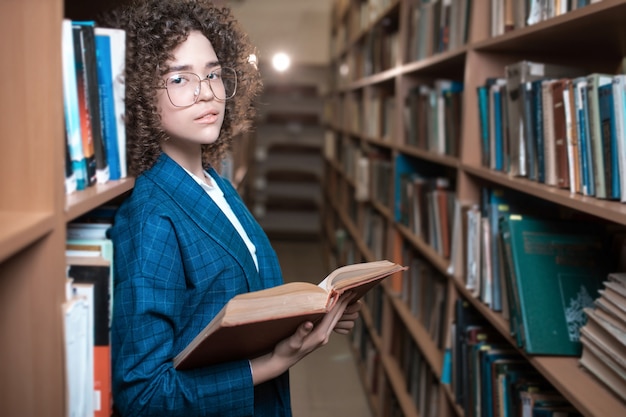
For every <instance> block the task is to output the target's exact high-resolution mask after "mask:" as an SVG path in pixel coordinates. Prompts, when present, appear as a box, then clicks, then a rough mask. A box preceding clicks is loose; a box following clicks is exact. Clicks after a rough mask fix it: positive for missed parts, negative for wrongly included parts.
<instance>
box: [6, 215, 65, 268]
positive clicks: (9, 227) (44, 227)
mask: <svg viewBox="0 0 626 417" xmlns="http://www.w3.org/2000/svg"><path fill="white" fill-rule="evenodd" d="M54 224H55V219H54V215H53V213H51V212H34V213H23V212H7V211H2V212H0V262H3V261H4V260H6V259H7V258H9V257H11V256H13V255H14V254H16V253H17V252H19V251H21V250H22V249H24V248H26V247H27V246H28V245H30V244H32V243H34V242H36V241H37V240H38V239H41V238H42V237H44V236H45V235H47V234H48V233H50V232H51V231H52V230H53V229H54Z"/></svg>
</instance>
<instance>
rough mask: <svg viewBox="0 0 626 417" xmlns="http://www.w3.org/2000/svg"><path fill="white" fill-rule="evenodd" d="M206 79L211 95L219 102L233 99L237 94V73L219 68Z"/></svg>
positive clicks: (229, 69)
mask: <svg viewBox="0 0 626 417" xmlns="http://www.w3.org/2000/svg"><path fill="white" fill-rule="evenodd" d="M207 78H208V80H209V86H210V87H211V91H213V95H215V97H216V98H218V99H220V100H228V99H229V98H233V96H234V95H235V93H236V92H237V73H236V72H235V70H234V69H232V68H220V69H219V70H216V71H214V72H212V73H211V74H209V76H208V77H207Z"/></svg>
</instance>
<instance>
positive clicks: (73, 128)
mask: <svg viewBox="0 0 626 417" xmlns="http://www.w3.org/2000/svg"><path fill="white" fill-rule="evenodd" d="M62 57H63V107H64V116H65V132H66V140H67V144H68V151H69V159H70V161H71V167H72V171H73V174H74V176H75V179H76V189H77V190H84V189H85V187H86V184H87V160H86V159H85V155H84V153H83V143H82V137H81V131H80V113H79V108H78V86H77V81H76V62H75V58H74V37H73V33H72V22H71V21H70V20H69V19H65V20H63V26H62Z"/></svg>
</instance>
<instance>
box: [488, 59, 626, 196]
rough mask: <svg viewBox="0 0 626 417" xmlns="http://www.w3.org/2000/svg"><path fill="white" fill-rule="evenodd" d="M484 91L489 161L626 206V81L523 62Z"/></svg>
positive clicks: (490, 164)
mask: <svg viewBox="0 0 626 417" xmlns="http://www.w3.org/2000/svg"><path fill="white" fill-rule="evenodd" d="M505 72H506V76H505V77H502V78H491V79H488V80H487V81H486V83H485V84H484V85H482V86H479V87H478V105H479V115H480V130H481V140H482V163H483V165H484V166H487V167H489V168H491V169H494V170H499V171H503V172H506V173H509V174H510V175H515V176H523V177H527V178H528V179H530V180H533V181H538V182H541V183H545V184H547V185H550V186H554V187H559V188H564V189H567V190H569V191H570V192H572V193H578V194H583V195H587V196H595V197H597V198H602V199H614V200H621V201H626V190H625V188H626V178H624V169H625V168H624V167H625V164H626V153H625V152H626V146H625V145H624V144H625V143H626V123H625V120H626V104H625V103H626V100H625V97H626V75H623V74H620V75H610V74H603V73H592V74H585V73H584V72H583V71H581V70H579V69H576V68H571V67H564V66H557V65H552V64H545V63H539V62H530V61H521V62H518V63H515V64H512V65H508V66H507V67H506V68H505Z"/></svg>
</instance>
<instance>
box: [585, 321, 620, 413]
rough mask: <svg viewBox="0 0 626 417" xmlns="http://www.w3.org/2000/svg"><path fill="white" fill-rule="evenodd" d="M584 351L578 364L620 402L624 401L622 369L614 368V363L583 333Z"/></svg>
mask: <svg viewBox="0 0 626 417" xmlns="http://www.w3.org/2000/svg"><path fill="white" fill-rule="evenodd" d="M581 341H582V343H583V346H584V349H583V351H582V355H581V357H580V364H581V365H582V366H583V367H584V368H585V369H586V370H588V371H589V372H590V373H591V374H592V375H594V376H595V377H596V378H597V379H598V380H599V381H601V382H602V383H603V384H604V385H605V386H606V387H607V388H609V389H610V390H611V391H612V392H613V393H614V394H615V395H617V396H618V397H619V398H620V399H621V400H622V401H626V390H625V389H624V387H626V375H625V374H624V370H623V368H621V367H619V366H615V362H614V361H612V360H611V358H610V357H609V356H608V355H607V354H606V353H604V352H603V351H602V349H601V348H600V345H598V344H597V343H596V342H594V341H593V340H592V339H589V338H587V336H586V335H585V334H584V333H583V335H582V337H581Z"/></svg>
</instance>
